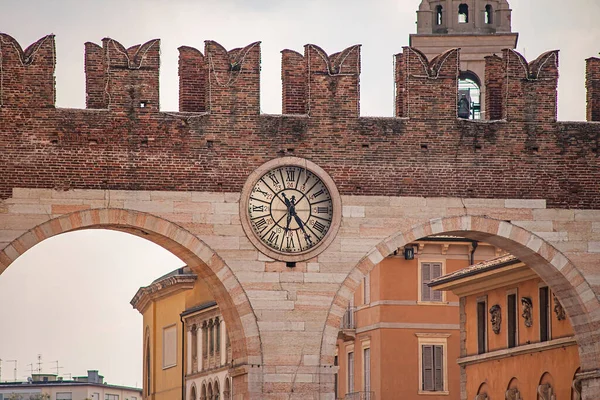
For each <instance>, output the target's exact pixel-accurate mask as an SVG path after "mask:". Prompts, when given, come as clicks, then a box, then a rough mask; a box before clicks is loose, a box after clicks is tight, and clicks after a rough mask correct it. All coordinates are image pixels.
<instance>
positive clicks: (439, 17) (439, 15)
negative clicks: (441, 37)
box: [435, 6, 444, 26]
mask: <svg viewBox="0 0 600 400" xmlns="http://www.w3.org/2000/svg"><path fill="white" fill-rule="evenodd" d="M443 10H444V8H443V7H442V6H437V7H436V8H435V24H436V25H438V26H439V25H442V24H443V23H444V15H443Z"/></svg>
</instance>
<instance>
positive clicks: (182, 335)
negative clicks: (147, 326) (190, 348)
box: [179, 315, 185, 400]
mask: <svg viewBox="0 0 600 400" xmlns="http://www.w3.org/2000/svg"><path fill="white" fill-rule="evenodd" d="M179 320H180V321H181V400H185V362H184V361H185V322H183V316H182V315H179Z"/></svg>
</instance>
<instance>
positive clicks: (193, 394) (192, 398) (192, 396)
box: [190, 385, 197, 400]
mask: <svg viewBox="0 0 600 400" xmlns="http://www.w3.org/2000/svg"><path fill="white" fill-rule="evenodd" d="M190 400H197V395H196V385H192V390H190Z"/></svg>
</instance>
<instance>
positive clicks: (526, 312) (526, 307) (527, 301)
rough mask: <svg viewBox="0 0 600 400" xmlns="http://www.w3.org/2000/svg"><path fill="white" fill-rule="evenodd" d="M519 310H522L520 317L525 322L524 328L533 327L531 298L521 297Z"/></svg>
mask: <svg viewBox="0 0 600 400" xmlns="http://www.w3.org/2000/svg"><path fill="white" fill-rule="evenodd" d="M521 308H522V309H523V314H521V316H522V317H523V320H524V321H525V326H526V327H528V328H531V327H532V326H533V302H532V301H531V297H521Z"/></svg>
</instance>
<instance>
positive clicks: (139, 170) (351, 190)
mask: <svg viewBox="0 0 600 400" xmlns="http://www.w3.org/2000/svg"><path fill="white" fill-rule="evenodd" d="M2 39H3V42H2V43H3V47H2V49H3V51H4V52H5V56H4V58H3V60H2V63H3V64H2V66H3V68H2V74H3V79H4V80H3V81H4V86H3V93H2V97H1V98H2V101H3V106H2V108H0V148H2V149H3V152H2V157H0V170H1V171H2V172H3V173H2V174H0V197H1V198H7V197H9V196H10V195H11V191H12V188H13V187H31V188H34V187H38V188H58V189H61V190H67V189H74V188H92V189H133V190H181V191H183V190H196V191H221V192H237V191H240V189H241V187H242V185H243V183H244V182H245V180H246V178H247V176H248V174H249V173H250V172H251V171H253V170H254V169H255V168H256V167H257V166H259V165H261V164H262V163H264V162H266V161H267V160H270V159H273V158H276V157H279V156H283V155H294V156H298V157H305V158H307V159H310V160H311V161H313V162H315V163H317V164H318V165H320V166H321V167H323V168H324V169H325V170H327V171H328V172H329V173H330V174H331V176H332V177H333V179H334V180H335V181H336V184H337V185H338V187H339V190H340V192H341V194H344V195H351V194H354V195H392V196H398V195H400V196H427V197H430V196H433V197H439V196H446V197H480V198H544V199H547V201H548V205H549V206H551V207H563V208H566V207H569V208H593V209H598V208H600V198H599V197H598V196H597V193H599V192H600V168H599V159H598V147H599V144H598V141H599V140H600V125H598V124H588V123H566V122H555V115H556V78H557V76H558V70H557V54H556V52H551V53H546V54H544V55H542V56H541V57H540V58H538V59H537V60H536V61H534V62H531V63H529V64H527V63H526V62H525V60H524V59H523V58H522V57H521V56H520V55H518V54H517V53H514V52H511V53H505V54H503V58H502V59H500V60H496V61H495V63H496V64H495V68H496V72H494V73H495V74H496V75H497V74H502V75H503V76H505V77H507V78H506V79H507V87H508V88H509V91H508V93H507V94H506V97H505V98H503V99H501V100H500V101H501V103H500V104H501V108H502V109H503V110H505V111H503V113H504V114H505V115H506V116H507V119H506V120H502V121H494V122H491V121H480V122H474V121H465V120H459V119H457V118H456V80H457V71H458V64H459V63H458V58H459V52H458V51H457V50H450V51H449V52H446V53H444V54H442V55H440V56H438V57H436V58H435V59H433V60H431V62H429V61H428V60H427V59H426V58H424V56H422V55H420V54H419V52H418V51H417V50H414V49H411V48H405V49H404V53H403V55H402V56H400V57H399V58H398V59H397V60H399V62H398V61H397V63H396V65H397V66H400V67H401V69H402V71H404V72H402V71H399V70H398V69H397V71H396V80H397V81H398V82H399V86H398V88H399V89H398V90H397V93H398V96H400V98H399V100H398V102H397V104H400V106H399V108H400V109H402V110H403V111H402V112H400V110H399V111H398V113H399V114H401V115H402V116H405V117H408V118H365V117H359V113H358V107H359V90H358V88H359V86H358V85H359V72H360V47H359V46H352V47H350V48H348V49H346V50H344V51H342V52H340V53H336V54H333V55H327V54H325V53H324V52H323V51H322V49H320V48H318V47H317V46H315V45H307V46H306V47H305V54H304V56H301V55H300V54H298V53H296V54H291V53H289V52H284V53H283V59H284V62H283V64H282V75H283V82H284V112H286V113H290V114H292V113H302V112H303V111H304V112H305V113H308V117H307V115H284V116H269V115H260V114H259V106H260V105H259V86H260V82H259V70H260V45H259V43H253V44H251V45H249V46H246V47H245V48H242V49H235V50H231V51H226V50H225V49H223V48H222V47H221V46H220V45H218V44H217V43H215V42H211V41H209V42H206V47H205V53H204V55H202V54H201V53H200V52H199V51H197V50H195V49H191V48H180V71H179V73H180V78H181V88H182V90H181V96H182V98H181V101H180V104H181V107H182V111H186V112H185V113H168V114H167V113H161V112H159V111H158V66H159V60H158V56H159V48H158V45H159V43H158V41H157V40H153V41H150V42H148V43H146V44H144V45H142V46H134V47H132V48H129V49H125V48H124V47H123V46H121V45H120V44H118V43H117V42H115V41H113V40H111V39H105V40H104V41H103V47H102V48H101V47H99V46H96V45H91V44H88V45H87V46H86V50H87V51H86V71H87V72H88V76H87V90H88V109H86V110H72V109H59V108H54V107H53V104H54V101H53V88H54V86H53V82H54V81H53V77H52V71H53V68H54V59H53V58H52V57H50V55H51V54H53V52H52V50H53V49H54V39H53V37H52V36H48V37H46V38H43V39H41V40H40V41H38V42H36V44H34V45H32V46H31V47H30V48H29V49H32V48H33V49H34V50H35V49H39V51H38V52H37V53H36V54H37V56H36V57H35V58H34V59H33V60H31V61H30V63H29V64H25V65H21V61H20V60H22V58H21V59H20V58H19V57H22V56H21V53H18V52H16V51H15V52H13V51H12V50H10V51H6V48H7V45H6V44H5V43H6V42H7V41H10V40H12V38H10V37H8V36H7V35H3V36H2ZM36 46H37V47H36ZM94 46H96V47H94ZM29 49H28V50H27V51H26V52H25V54H27V52H28V51H30V50H29ZM13 53H14V54H13ZM10 54H12V55H10ZM42 54H44V56H43V57H42V56H41V55H42ZM100 65H102V66H103V67H104V66H106V65H110V68H107V69H102V68H100ZM594 65H595V64H593V65H592V67H593V66H594ZM103 71H104V72H103ZM106 71H108V73H107V72H106ZM526 72H527V74H525V73H526ZM19 74H20V75H19ZM103 74H104V75H103ZM15 76H19V77H20V78H19V80H18V82H17V81H16V80H15V78H14V77H15ZM492 76H494V74H493V73H490V75H489V76H488V77H487V78H486V80H487V81H488V85H490V84H491V83H492V82H491V78H490V77H492ZM588 76H590V75H589V74H588ZM592 76H595V75H592ZM107 79H108V85H106V80H107ZM100 84H102V85H104V88H102V87H100ZM589 87H590V85H589V84H588V88H589ZM36 91H37V92H36ZM38 92H39V93H38ZM491 92H493V91H488V95H491V94H490V93H491ZM31 93H38V94H36V95H35V96H33V95H31ZM594 93H596V92H594V91H593V90H592V96H593V99H595V98H596V97H598V95H597V94H594ZM106 96H108V97H106ZM495 96H496V98H498V95H497V94H496V95H495ZM107 100H108V101H107ZM141 103H144V106H143V107H142V106H141ZM594 104H595V103H594ZM93 107H99V108H102V109H97V110H95V109H92V108H93ZM106 108H108V109H106ZM203 111H209V113H208V114H206V113H202V112H203ZM194 112H196V113H194Z"/></svg>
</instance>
